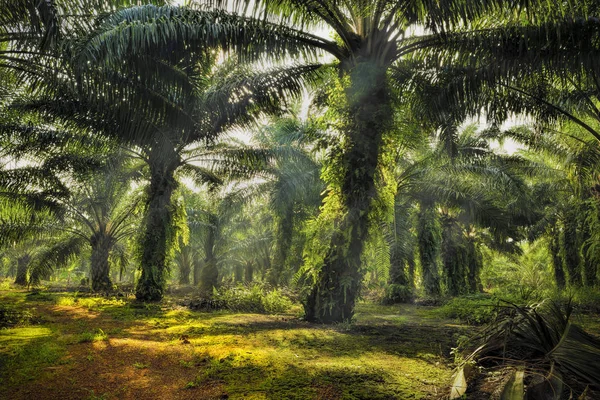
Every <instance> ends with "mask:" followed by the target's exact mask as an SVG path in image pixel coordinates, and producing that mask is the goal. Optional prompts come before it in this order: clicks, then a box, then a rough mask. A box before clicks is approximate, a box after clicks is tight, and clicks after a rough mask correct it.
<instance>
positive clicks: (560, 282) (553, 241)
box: [549, 226, 567, 290]
mask: <svg viewBox="0 0 600 400" xmlns="http://www.w3.org/2000/svg"><path fill="white" fill-rule="evenodd" d="M549 250H550V255H551V256H552V267H553V271H554V281H555V282H556V286H557V287H558V289H559V290H562V289H564V288H565V286H566V284H567V281H566V279H565V271H564V269H563V263H562V258H561V257H560V237H559V230H558V227H556V226H555V227H554V228H553V230H552V232H551V236H550V244H549Z"/></svg>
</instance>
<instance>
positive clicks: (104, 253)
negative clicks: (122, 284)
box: [90, 233, 112, 292]
mask: <svg viewBox="0 0 600 400" xmlns="http://www.w3.org/2000/svg"><path fill="white" fill-rule="evenodd" d="M90 244H91V246H92V257H91V260H90V261H91V270H92V271H91V272H92V290H93V291H95V292H106V291H109V290H111V289H112V282H111V281H110V276H109V273H110V267H109V264H108V256H109V253H110V249H111V247H112V240H111V238H110V237H108V236H106V235H103V234H101V233H97V234H95V235H93V236H92V238H91V240H90Z"/></svg>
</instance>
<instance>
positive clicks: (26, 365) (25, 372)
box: [0, 326, 65, 387]
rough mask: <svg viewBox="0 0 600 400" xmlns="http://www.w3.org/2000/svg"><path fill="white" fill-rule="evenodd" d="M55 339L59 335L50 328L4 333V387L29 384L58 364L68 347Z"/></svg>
mask: <svg viewBox="0 0 600 400" xmlns="http://www.w3.org/2000/svg"><path fill="white" fill-rule="evenodd" d="M55 339H56V332H53V331H52V330H51V329H49V328H46V327H37V326H35V327H22V328H12V329H4V330H0V365H2V366H3V368H2V369H1V370H0V387H1V386H3V385H7V386H8V385H14V386H18V385H23V384H26V382H28V381H31V380H34V379H36V378H37V377H39V376H40V374H41V373H42V369H43V368H44V367H46V366H49V365H54V364H57V363H58V362H59V361H60V359H61V357H62V356H63V355H64V354H65V348H64V346H63V345H61V344H60V343H59V342H57V341H56V340H55Z"/></svg>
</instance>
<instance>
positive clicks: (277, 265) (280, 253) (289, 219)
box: [267, 205, 294, 286]
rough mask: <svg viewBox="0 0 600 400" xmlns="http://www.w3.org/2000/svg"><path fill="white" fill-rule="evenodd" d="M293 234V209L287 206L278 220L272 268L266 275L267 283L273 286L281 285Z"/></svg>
mask: <svg viewBox="0 0 600 400" xmlns="http://www.w3.org/2000/svg"><path fill="white" fill-rule="evenodd" d="M293 234H294V207H293V205H289V206H288V207H287V209H286V210H285V212H284V214H283V215H282V216H280V217H279V218H278V223H277V236H276V237H277V243H276V250H275V257H274V259H273V266H272V267H271V269H270V271H269V272H268V275H267V280H268V282H269V283H270V284H271V285H273V286H278V285H279V284H280V283H281V279H282V276H283V272H284V270H285V262H286V260H287V258H288V253H289V251H290V248H291V247H292V236H293Z"/></svg>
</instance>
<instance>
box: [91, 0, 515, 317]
mask: <svg viewBox="0 0 600 400" xmlns="http://www.w3.org/2000/svg"><path fill="white" fill-rule="evenodd" d="M518 3H519V2H511V3H510V6H515V7H516V6H517V5H518ZM206 5H208V6H212V8H206V7H205V8H172V7H162V8H159V7H151V6H148V7H139V8H132V9H128V10H124V11H122V12H117V13H115V14H113V15H112V16H111V17H109V18H106V19H105V20H104V21H103V23H102V24H101V25H100V27H99V28H98V29H97V31H96V33H95V34H94V35H92V36H91V37H90V39H89V40H88V41H87V43H86V44H85V47H84V50H83V51H82V52H81V53H80V54H81V57H82V58H83V59H84V60H89V61H94V62H97V61H100V62H106V61H108V62H119V60H120V59H121V58H122V57H123V55H124V54H131V53H137V54H140V53H142V54H144V53H145V54H148V53H149V52H151V51H153V50H154V49H158V48H164V47H165V46H171V47H172V48H175V49H177V50H182V51H186V49H190V48H195V47H197V46H206V45H209V46H215V47H224V48H226V49H228V50H231V51H232V52H235V53H236V54H238V55H241V56H242V57H243V58H245V59H251V60H252V59H257V58H260V57H269V56H271V57H282V56H286V55H291V56H292V57H297V56H300V55H302V56H304V57H310V56H312V55H314V54H316V53H323V52H325V53H329V54H330V55H331V56H333V57H335V58H336V59H337V63H336V64H335V68H337V70H338V71H339V73H340V74H341V77H342V79H341V82H343V83H342V84H341V88H340V90H338V94H337V95H336V101H337V104H333V105H334V106H336V107H337V109H338V111H339V114H340V124H339V127H340V130H341V131H342V132H343V134H344V149H343V152H342V156H341V157H340V158H339V160H338V166H337V170H338V171H339V172H338V175H339V177H338V178H336V180H335V182H331V186H332V189H334V190H335V191H337V192H338V193H339V194H338V195H337V196H334V197H335V199H336V200H340V201H341V202H342V206H343V211H342V213H341V215H340V216H339V219H340V222H339V224H338V226H339V229H337V233H336V234H335V235H334V236H333V237H332V238H331V243H330V246H329V249H328V251H327V254H326V255H325V257H324V262H323V265H322V266H321V268H320V270H321V272H320V275H319V277H318V279H317V282H316V284H315V286H314V289H313V291H312V292H311V294H310V295H309V296H308V298H307V299H306V302H305V312H306V318H307V319H308V320H311V321H321V322H334V321H343V320H348V319H350V318H352V315H353V310H354V303H355V299H356V295H357V294H358V291H359V288H360V284H361V280H362V274H361V272H360V254H361V252H362V249H363V242H364V240H365V239H366V235H367V231H368V225H369V224H368V222H369V214H370V210H371V208H372V202H373V199H374V198H375V197H376V184H375V181H376V180H377V164H378V159H379V155H380V151H381V144H382V138H383V137H384V136H385V134H386V133H387V132H388V131H390V130H391V128H392V126H393V118H392V116H393V112H392V103H393V99H394V97H395V95H396V94H397V93H395V92H394V91H392V90H391V88H390V85H389V80H388V77H389V72H390V70H392V69H395V68H400V69H403V68H402V59H403V56H405V55H406V54H409V53H411V52H412V51H415V50H417V49H422V48H426V47H428V46H434V45H440V43H442V42H444V41H446V40H450V39H451V37H450V35H448V34H447V33H448V31H449V30H450V29H452V28H454V27H455V26H460V27H461V28H463V29H464V28H465V27H469V26H470V22H471V21H472V20H474V19H476V18H477V17H478V16H480V15H482V14H483V13H485V12H486V11H488V10H489V9H497V8H500V7H503V6H506V5H507V3H506V2H502V1H497V2H495V1H490V2H466V1H459V0H447V1H443V2H441V3H440V2H435V3H432V2H427V1H418V2H408V1H405V0H402V1H384V0H372V1H367V2H365V1H362V0H360V1H359V0H349V1H344V2H339V1H335V0H320V1H314V0H301V1H292V0H271V1H269V0H264V1H256V2H254V6H253V7H252V6H250V2H248V1H241V0H240V1H235V0H232V1H222V0H217V1H208V2H206ZM227 10H229V11H231V10H234V11H239V12H244V11H246V15H238V14H235V13H231V12H228V11H227ZM248 14H250V15H248ZM157 21H158V22H159V23H157ZM417 25H420V26H425V27H426V28H428V30H429V32H435V33H434V34H431V35H430V34H426V35H423V36H414V34H413V33H414V29H413V28H414V27H415V26H417ZM315 26H324V27H328V28H330V29H332V30H333V31H334V32H335V34H336V38H337V39H336V40H328V39H325V38H323V37H321V36H318V35H315V34H311V33H309V32H310V29H311V28H313V27H315ZM139 38H143V39H142V40H138V39H139ZM331 201H333V200H331Z"/></svg>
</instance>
